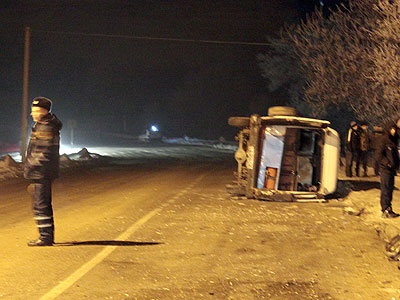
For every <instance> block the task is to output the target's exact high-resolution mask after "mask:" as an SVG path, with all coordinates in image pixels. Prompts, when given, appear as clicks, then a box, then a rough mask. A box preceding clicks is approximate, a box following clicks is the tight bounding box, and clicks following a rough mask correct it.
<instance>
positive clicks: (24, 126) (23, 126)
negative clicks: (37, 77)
mask: <svg viewBox="0 0 400 300" xmlns="http://www.w3.org/2000/svg"><path fill="white" fill-rule="evenodd" d="M30 38H31V29H30V27H25V51H24V83H23V91H22V110H21V111H22V114H21V143H20V144H21V161H22V162H24V161H25V156H26V138H27V134H28V87H29V84H28V82H29V48H30Z"/></svg>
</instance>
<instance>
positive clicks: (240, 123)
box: [228, 117, 250, 127]
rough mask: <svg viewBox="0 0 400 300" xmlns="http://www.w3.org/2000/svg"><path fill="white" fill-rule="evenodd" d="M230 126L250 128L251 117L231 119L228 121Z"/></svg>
mask: <svg viewBox="0 0 400 300" xmlns="http://www.w3.org/2000/svg"><path fill="white" fill-rule="evenodd" d="M228 124H229V125H231V126H235V127H249V126H250V118H249V117H230V118H229V119H228Z"/></svg>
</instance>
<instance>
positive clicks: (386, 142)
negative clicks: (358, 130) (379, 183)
mask: <svg viewBox="0 0 400 300" xmlns="http://www.w3.org/2000/svg"><path fill="white" fill-rule="evenodd" d="M397 141H398V136H397V134H396V135H395V136H392V135H390V133H389V132H386V133H385V135H384V136H383V137H382V140H381V143H380V145H379V148H378V150H377V152H376V159H377V161H378V162H379V166H380V170H381V171H382V172H391V173H395V172H396V171H397V169H398V168H399V162H400V159H399V151H398V149H397Z"/></svg>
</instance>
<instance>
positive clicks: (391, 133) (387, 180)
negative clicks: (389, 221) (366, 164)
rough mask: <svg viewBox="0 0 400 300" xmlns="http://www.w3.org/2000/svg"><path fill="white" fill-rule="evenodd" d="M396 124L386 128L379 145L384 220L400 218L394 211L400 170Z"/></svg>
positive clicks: (390, 124) (378, 156)
mask: <svg viewBox="0 0 400 300" xmlns="http://www.w3.org/2000/svg"><path fill="white" fill-rule="evenodd" d="M397 129H398V128H397V125H396V123H392V122H391V123H389V124H388V125H387V126H386V132H385V135H384V136H383V138H382V141H381V143H380V145H379V148H378V152H377V159H378V160H379V170H380V176H381V210H382V218H397V217H398V216H400V215H399V214H397V213H395V212H394V211H393V209H392V198H393V189H394V177H395V175H396V172H397V169H398V168H399V161H400V159H399V151H398V149H397V143H398V140H399V134H398V132H397Z"/></svg>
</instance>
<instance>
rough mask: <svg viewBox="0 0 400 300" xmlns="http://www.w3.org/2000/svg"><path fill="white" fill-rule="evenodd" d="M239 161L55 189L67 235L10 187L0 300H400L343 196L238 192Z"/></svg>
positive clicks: (19, 184) (73, 179)
mask: <svg viewBox="0 0 400 300" xmlns="http://www.w3.org/2000/svg"><path fill="white" fill-rule="evenodd" d="M233 169H234V164H233V163H231V162H226V161H225V162H224V161H220V162H218V163H212V164H211V163H207V164H205V163H201V162H198V161H197V162H196V161H194V162H191V163H184V164H171V163H168V164H153V165H142V166H137V165H136V166H129V165H124V166H122V165H120V166H104V167H101V168H93V169H80V170H76V171H74V172H71V173H68V174H64V175H63V176H62V177H61V178H60V179H59V180H57V181H56V183H55V185H54V210H55V222H56V242H57V244H56V245H55V246H54V247H46V248H29V247H27V246H26V242H27V241H28V240H29V239H31V238H35V237H36V229H35V225H34V223H33V220H32V217H31V211H30V200H29V197H28V196H27V194H26V192H25V190H24V188H25V186H26V183H25V182H24V181H22V180H19V179H15V180H12V181H8V182H3V183H0V190H1V195H0V215H1V218H0V236H1V240H0V249H1V250H0V251H1V256H0V299H10V300H20V299H21V300H22V299H29V300H32V299H74V300H75V299H140V300H145V299H146V300H149V299H168V300H169V299H193V300H194V299H238V300H239V299H241V300H248V299H249V300H251V299H272V300H278V299H279V300H286V299H290V300H292V299H300V300H305V299H388V300H391V299H392V298H394V299H396V300H397V299H400V289H399V288H400V276H399V274H400V271H398V270H397V265H395V264H394V263H391V262H389V261H388V260H387V259H386V258H385V256H384V253H383V249H384V247H383V244H382V241H381V240H380V239H379V238H378V237H377V236H376V233H375V232H374V230H373V229H372V228H367V227H365V226H364V225H363V224H362V223H361V222H360V221H359V220H358V219H357V218H356V217H351V216H344V215H343V213H342V209H341V207H340V206H341V203H340V202H337V201H331V202H329V203H327V204H304V203H303V204H296V203H270V202H262V201H255V200H231V199H229V198H228V195H227V194H226V193H225V190H224V185H225V184H226V183H229V182H230V181H231V179H232V171H233Z"/></svg>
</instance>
